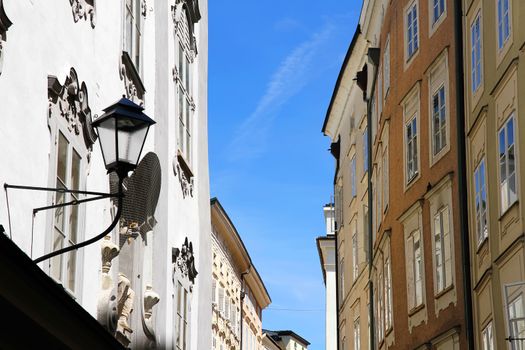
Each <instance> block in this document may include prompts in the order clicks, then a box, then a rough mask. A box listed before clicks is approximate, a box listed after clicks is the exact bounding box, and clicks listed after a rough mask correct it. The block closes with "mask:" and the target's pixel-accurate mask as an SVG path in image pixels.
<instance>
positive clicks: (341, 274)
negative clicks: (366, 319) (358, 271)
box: [339, 259, 345, 306]
mask: <svg viewBox="0 0 525 350" xmlns="http://www.w3.org/2000/svg"><path fill="white" fill-rule="evenodd" d="M344 297H345V260H344V259H341V261H339V306H341V305H343V299H344Z"/></svg>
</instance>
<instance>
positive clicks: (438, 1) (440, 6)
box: [432, 0, 445, 25]
mask: <svg viewBox="0 0 525 350" xmlns="http://www.w3.org/2000/svg"><path fill="white" fill-rule="evenodd" d="M443 13H445V0H432V25H434V24H436V23H437V21H439V19H440V18H441V16H442V15H443Z"/></svg>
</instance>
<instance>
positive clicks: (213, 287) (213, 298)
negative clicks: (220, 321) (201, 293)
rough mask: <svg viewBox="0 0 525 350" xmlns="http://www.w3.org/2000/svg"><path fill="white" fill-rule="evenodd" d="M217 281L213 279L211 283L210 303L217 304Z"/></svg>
mask: <svg viewBox="0 0 525 350" xmlns="http://www.w3.org/2000/svg"><path fill="white" fill-rule="evenodd" d="M216 293H217V281H216V280H215V279H213V281H212V283H211V302H212V304H217V295H216Z"/></svg>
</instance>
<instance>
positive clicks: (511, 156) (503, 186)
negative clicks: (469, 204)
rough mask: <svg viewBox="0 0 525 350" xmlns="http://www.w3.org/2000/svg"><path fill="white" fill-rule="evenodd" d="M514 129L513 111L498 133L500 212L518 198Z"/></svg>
mask: <svg viewBox="0 0 525 350" xmlns="http://www.w3.org/2000/svg"><path fill="white" fill-rule="evenodd" d="M514 129H515V127H514V113H512V114H511V115H510V117H509V118H508V119H507V121H506V122H505V124H504V125H503V126H502V128H501V129H500V130H499V133H498V149H499V181H500V199H501V210H502V212H505V211H506V210H507V209H508V208H509V207H510V206H511V205H512V204H513V203H514V202H516V201H517V200H518V197H517V191H516V151H515V148H514Z"/></svg>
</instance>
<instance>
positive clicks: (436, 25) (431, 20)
mask: <svg viewBox="0 0 525 350" xmlns="http://www.w3.org/2000/svg"><path fill="white" fill-rule="evenodd" d="M447 1H448V0H443V3H444V7H445V8H444V10H443V12H442V13H441V16H440V17H439V18H438V20H437V21H435V22H434V0H428V37H429V38H430V37H432V35H434V33H435V32H436V31H437V30H438V28H439V27H440V26H441V23H443V22H444V21H445V19H446V18H447V10H448V6H447ZM453 1H455V0H453Z"/></svg>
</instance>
